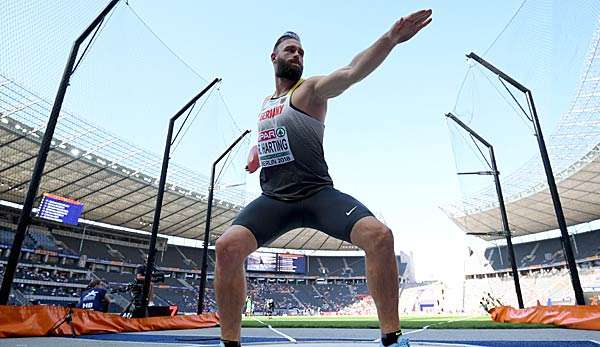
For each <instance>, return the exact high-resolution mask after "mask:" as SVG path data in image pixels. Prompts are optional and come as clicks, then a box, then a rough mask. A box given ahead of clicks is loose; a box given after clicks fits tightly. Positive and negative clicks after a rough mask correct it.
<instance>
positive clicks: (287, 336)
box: [252, 317, 298, 343]
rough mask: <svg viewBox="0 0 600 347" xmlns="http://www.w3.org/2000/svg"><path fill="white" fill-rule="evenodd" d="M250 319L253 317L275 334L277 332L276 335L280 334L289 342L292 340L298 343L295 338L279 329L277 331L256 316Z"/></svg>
mask: <svg viewBox="0 0 600 347" xmlns="http://www.w3.org/2000/svg"><path fill="white" fill-rule="evenodd" d="M252 319H254V320H255V321H257V322H259V323H260V324H262V325H264V326H266V327H267V328H269V329H270V330H271V331H272V332H274V333H275V334H277V335H280V336H283V338H285V339H288V341H290V342H292V343H298V341H296V339H295V338H293V337H291V336H289V335H287V334H284V333H282V332H281V331H279V330H277V329H275V328H273V327H272V326H271V325H270V324H267V323H265V322H263V321H261V320H260V319H258V318H256V317H252Z"/></svg>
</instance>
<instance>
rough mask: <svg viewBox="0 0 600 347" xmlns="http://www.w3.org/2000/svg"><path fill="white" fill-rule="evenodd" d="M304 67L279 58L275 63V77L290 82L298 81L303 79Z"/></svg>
mask: <svg viewBox="0 0 600 347" xmlns="http://www.w3.org/2000/svg"><path fill="white" fill-rule="evenodd" d="M302 70H303V66H302V65H301V64H300V63H297V62H296V63H294V62H290V61H287V60H285V59H284V58H277V60H276V61H275V76H277V77H279V78H284V79H287V80H290V81H298V80H299V79H300V77H302Z"/></svg>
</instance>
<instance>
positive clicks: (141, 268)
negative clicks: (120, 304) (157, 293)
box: [132, 255, 156, 306]
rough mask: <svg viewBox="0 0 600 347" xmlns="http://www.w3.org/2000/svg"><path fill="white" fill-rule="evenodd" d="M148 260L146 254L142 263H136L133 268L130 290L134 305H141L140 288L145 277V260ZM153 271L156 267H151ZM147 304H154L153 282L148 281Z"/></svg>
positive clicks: (142, 286) (141, 288)
mask: <svg viewBox="0 0 600 347" xmlns="http://www.w3.org/2000/svg"><path fill="white" fill-rule="evenodd" d="M147 261H148V255H146V256H145V258H144V264H142V265H138V266H137V267H136V268H135V286H134V289H133V290H132V292H133V295H134V297H136V298H135V299H134V301H135V303H136V306H141V302H142V290H143V288H144V280H145V279H146V262H147ZM153 269H154V270H153V272H156V268H153ZM148 305H149V306H153V305H154V283H152V282H150V290H149V291H148Z"/></svg>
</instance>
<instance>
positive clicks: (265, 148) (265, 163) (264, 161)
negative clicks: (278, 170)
mask: <svg viewBox="0 0 600 347" xmlns="http://www.w3.org/2000/svg"><path fill="white" fill-rule="evenodd" d="M258 158H259V159H260V166H262V167H270V166H276V165H281V164H285V163H289V162H291V161H294V156H293V155H292V149H291V148H290V142H289V140H288V134H287V130H286V129H285V127H284V126H279V127H276V128H271V129H265V130H262V131H261V132H259V133H258Z"/></svg>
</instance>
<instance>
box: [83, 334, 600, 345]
mask: <svg viewBox="0 0 600 347" xmlns="http://www.w3.org/2000/svg"><path fill="white" fill-rule="evenodd" d="M79 338H80V339H86V340H101V341H120V342H147V343H152V342H154V343H173V344H193V343H198V344H204V345H215V346H216V345H217V344H218V342H219V337H217V336H198V337H194V336H190V335H158V334H157V335H155V334H101V335H85V336H81V337H79ZM296 340H297V341H298V342H339V343H340V346H341V345H342V343H343V342H371V341H373V340H367V339H353V338H341V339H340V338H312V337H311V338H296ZM411 341H412V342H415V343H419V342H423V343H441V344H457V345H461V344H465V345H471V346H485V347H562V346H570V347H598V344H596V343H594V342H591V341H448V340H443V341H442V340H420V339H413V340H411ZM286 342H288V340H287V339H284V338H280V337H244V338H242V343H286Z"/></svg>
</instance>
